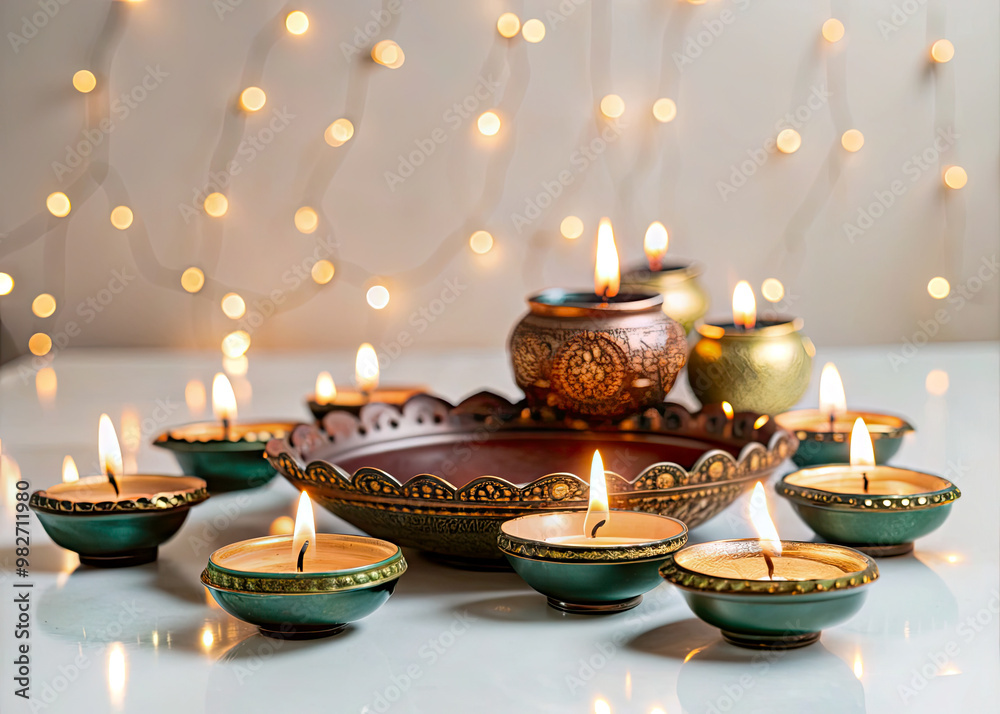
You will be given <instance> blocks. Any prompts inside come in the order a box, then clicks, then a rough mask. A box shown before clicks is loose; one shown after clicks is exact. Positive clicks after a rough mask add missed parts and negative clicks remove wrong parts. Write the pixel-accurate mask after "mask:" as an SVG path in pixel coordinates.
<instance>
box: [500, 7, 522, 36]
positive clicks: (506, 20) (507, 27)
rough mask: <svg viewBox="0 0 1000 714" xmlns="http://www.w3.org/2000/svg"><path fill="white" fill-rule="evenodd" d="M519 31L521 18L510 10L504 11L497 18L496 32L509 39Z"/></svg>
mask: <svg viewBox="0 0 1000 714" xmlns="http://www.w3.org/2000/svg"><path fill="white" fill-rule="evenodd" d="M520 31H521V18H519V17H518V16H517V15H515V14H514V13H512V12H505V13H504V14H503V15H501V16H500V17H499V18H497V32H499V33H500V35H501V36H502V37H506V38H508V39H510V38H511V37H514V36H515V35H516V34H517V33H518V32H520Z"/></svg>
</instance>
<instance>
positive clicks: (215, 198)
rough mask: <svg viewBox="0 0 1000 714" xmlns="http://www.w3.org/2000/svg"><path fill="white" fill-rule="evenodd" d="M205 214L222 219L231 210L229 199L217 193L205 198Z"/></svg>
mask: <svg viewBox="0 0 1000 714" xmlns="http://www.w3.org/2000/svg"><path fill="white" fill-rule="evenodd" d="M204 205H205V213H207V214H208V215H210V216H211V217H212V218H221V217H222V216H224V215H226V211H228V210H229V199H228V198H226V197H225V196H224V195H222V194H221V193H219V192H218V191H216V192H215V193H210V194H208V195H207V196H205V204H204Z"/></svg>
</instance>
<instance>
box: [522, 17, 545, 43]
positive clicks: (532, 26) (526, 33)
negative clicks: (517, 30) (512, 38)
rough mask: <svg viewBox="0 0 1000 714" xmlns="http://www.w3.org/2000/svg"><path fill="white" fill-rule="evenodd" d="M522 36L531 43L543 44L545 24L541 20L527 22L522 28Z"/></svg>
mask: <svg viewBox="0 0 1000 714" xmlns="http://www.w3.org/2000/svg"><path fill="white" fill-rule="evenodd" d="M521 36H522V37H523V38H524V39H525V40H527V41H528V42H531V43H536V42H541V41H542V40H544V39H545V23H544V22H542V21H541V20H535V19H531V20H527V21H526V22H525V23H524V26H523V27H522V28H521Z"/></svg>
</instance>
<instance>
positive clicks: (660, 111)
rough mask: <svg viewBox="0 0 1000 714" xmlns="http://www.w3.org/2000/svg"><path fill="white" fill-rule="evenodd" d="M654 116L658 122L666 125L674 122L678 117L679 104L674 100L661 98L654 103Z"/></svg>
mask: <svg viewBox="0 0 1000 714" xmlns="http://www.w3.org/2000/svg"><path fill="white" fill-rule="evenodd" d="M653 116H654V117H656V121H659V122H663V123H664V124H666V123H667V122H668V121H673V120H674V118H675V117H676V116H677V104H675V103H674V100H673V99H667V98H666V97H661V98H660V99H657V100H656V101H655V102H653Z"/></svg>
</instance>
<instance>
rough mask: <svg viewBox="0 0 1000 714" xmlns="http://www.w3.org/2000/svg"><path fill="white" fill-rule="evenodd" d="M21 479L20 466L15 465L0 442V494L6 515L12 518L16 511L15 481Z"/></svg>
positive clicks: (12, 458)
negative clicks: (5, 508)
mask: <svg viewBox="0 0 1000 714" xmlns="http://www.w3.org/2000/svg"><path fill="white" fill-rule="evenodd" d="M20 480H21V467H20V466H18V465H17V462H16V461H15V460H14V457H13V456H7V454H5V453H4V451H3V444H2V443H0V496H3V499H2V500H3V502H4V505H6V507H7V515H8V516H10V517H11V519H13V518H14V514H15V513H16V512H17V493H18V491H17V482H18V481H20Z"/></svg>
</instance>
